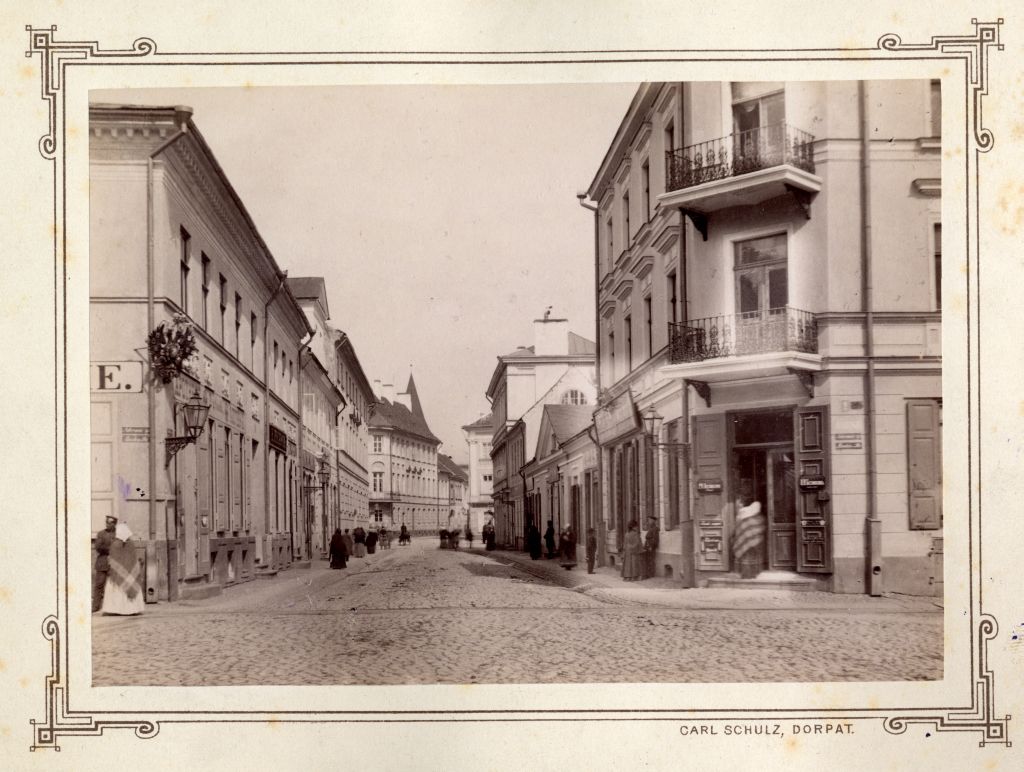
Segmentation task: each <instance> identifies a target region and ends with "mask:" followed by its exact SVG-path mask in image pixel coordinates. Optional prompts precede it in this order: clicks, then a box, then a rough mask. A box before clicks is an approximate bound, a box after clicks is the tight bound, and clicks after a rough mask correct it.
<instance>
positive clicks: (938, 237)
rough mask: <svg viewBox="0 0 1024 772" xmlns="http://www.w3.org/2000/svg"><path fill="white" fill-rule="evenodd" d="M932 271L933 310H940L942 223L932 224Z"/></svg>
mask: <svg viewBox="0 0 1024 772" xmlns="http://www.w3.org/2000/svg"><path fill="white" fill-rule="evenodd" d="M932 273H933V274H934V275H935V282H934V284H935V310H936V311H941V310H942V223H940V222H937V223H935V224H934V225H933V226H932Z"/></svg>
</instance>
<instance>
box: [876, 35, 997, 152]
mask: <svg viewBox="0 0 1024 772" xmlns="http://www.w3.org/2000/svg"><path fill="white" fill-rule="evenodd" d="M971 24H973V25H974V34H973V35H936V36H933V37H932V39H931V42H930V43H904V42H903V40H902V39H901V38H900V36H899V35H897V34H895V33H892V32H890V33H887V34H885V35H882V36H881V37H880V38H879V39H878V47H879V48H880V49H881V50H883V51H916V52H920V51H937V52H939V53H941V54H946V55H947V56H942V57H941V58H943V59H948V58H960V59H964V60H966V65H967V85H968V86H969V87H970V89H971V96H972V100H973V110H972V111H971V117H972V118H973V129H974V141H975V142H976V143H977V144H978V150H980V151H981V152H982V153H987V152H988V151H989V150H991V149H992V146H993V144H994V143H995V137H994V136H993V135H992V132H991V131H989V130H988V129H986V128H984V127H983V126H982V123H981V121H982V119H981V115H982V113H981V107H982V99H983V98H984V97H986V96H988V54H989V51H990V50H991V49H992V48H995V49H996V50H997V51H1002V50H1003V44H1002V43H1001V42H1000V36H999V32H1000V29H1001V28H1002V26H1003V20H1002V19H996V20H995V21H985V22H979V21H978V20H977V19H971Z"/></svg>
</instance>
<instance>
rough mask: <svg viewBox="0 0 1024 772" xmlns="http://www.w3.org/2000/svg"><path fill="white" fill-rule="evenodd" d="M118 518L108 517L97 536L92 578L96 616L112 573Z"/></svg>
mask: <svg viewBox="0 0 1024 772" xmlns="http://www.w3.org/2000/svg"><path fill="white" fill-rule="evenodd" d="M116 529H117V518H116V517H110V516H109V515H108V516H107V520H106V523H105V526H104V528H103V530H102V531H100V532H99V533H97V534H96V542H95V549H96V564H95V572H94V573H93V577H92V611H93V613H94V614H95V613H96V612H97V611H99V610H100V609H101V608H102V607H103V593H104V591H105V590H106V587H107V573H108V572H109V571H110V557H109V556H110V545H111V544H112V543H113V541H114V539H115V538H116V535H115V530H116Z"/></svg>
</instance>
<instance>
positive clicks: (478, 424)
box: [462, 413, 494, 431]
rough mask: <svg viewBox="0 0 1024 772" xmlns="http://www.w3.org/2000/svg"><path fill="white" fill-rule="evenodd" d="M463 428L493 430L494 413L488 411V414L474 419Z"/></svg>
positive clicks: (468, 429)
mask: <svg viewBox="0 0 1024 772" xmlns="http://www.w3.org/2000/svg"><path fill="white" fill-rule="evenodd" d="M462 428H463V429H465V430H467V431H471V430H473V429H487V430H489V431H490V430H493V429H494V413H488V414H487V415H482V416H480V417H479V418H478V419H476V420H475V421H473V423H471V424H466V425H465V426H463V427H462Z"/></svg>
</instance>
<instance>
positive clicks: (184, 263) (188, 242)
mask: <svg viewBox="0 0 1024 772" xmlns="http://www.w3.org/2000/svg"><path fill="white" fill-rule="evenodd" d="M191 251H192V237H191V236H189V235H188V231H187V230H185V229H184V228H182V229H181V310H182V312H183V313H184V314H185V315H186V316H187V315H188V272H189V270H190V269H189V264H188V263H189V257H190V254H191Z"/></svg>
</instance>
